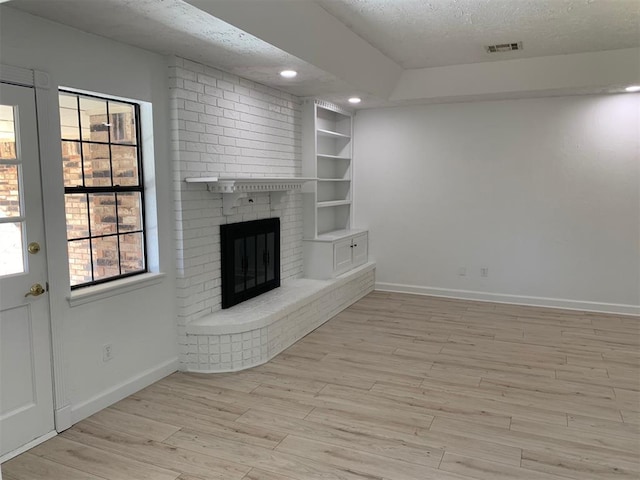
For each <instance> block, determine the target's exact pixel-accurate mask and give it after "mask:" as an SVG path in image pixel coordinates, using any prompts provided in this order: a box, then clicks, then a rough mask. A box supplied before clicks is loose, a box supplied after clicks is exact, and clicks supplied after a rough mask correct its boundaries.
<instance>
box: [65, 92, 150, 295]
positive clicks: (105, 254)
mask: <svg viewBox="0 0 640 480" xmlns="http://www.w3.org/2000/svg"><path fill="white" fill-rule="evenodd" d="M59 100H60V126H61V135H62V160H63V171H64V183H65V213H66V223H67V241H68V252H69V274H70V279H71V288H77V287H81V286H87V285H93V284H96V283H102V282H105V281H109V280H113V279H115V278H121V277H124V276H129V275H135V274H138V273H143V272H146V261H145V235H144V188H143V187H144V183H143V181H142V159H141V149H140V144H139V138H140V135H139V130H140V125H139V118H140V116H139V107H138V105H136V104H133V103H128V102H124V101H116V100H111V99H105V98H100V97H97V96H89V95H81V94H76V93H72V92H66V91H61V92H60V94H59Z"/></svg>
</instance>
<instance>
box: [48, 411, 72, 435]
mask: <svg viewBox="0 0 640 480" xmlns="http://www.w3.org/2000/svg"><path fill="white" fill-rule="evenodd" d="M71 413H72V411H71V405H65V406H64V407H62V408H58V409H57V410H55V411H54V412H53V415H54V418H55V424H56V431H58V432H64V431H65V430H66V429H67V428H71V425H73V422H72V420H71Z"/></svg>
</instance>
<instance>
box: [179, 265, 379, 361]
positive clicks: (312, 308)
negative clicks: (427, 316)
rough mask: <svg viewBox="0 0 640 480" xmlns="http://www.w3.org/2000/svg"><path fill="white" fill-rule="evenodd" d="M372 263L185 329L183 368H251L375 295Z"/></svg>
mask: <svg viewBox="0 0 640 480" xmlns="http://www.w3.org/2000/svg"><path fill="white" fill-rule="evenodd" d="M374 283H375V263H374V262H369V263H367V264H365V265H363V266H361V267H359V268H356V269H354V270H352V271H351V272H348V273H346V274H344V275H341V276H340V277H339V278H336V279H334V280H309V279H299V280H293V281H290V282H287V283H286V284H284V285H283V286H282V287H280V288H278V289H276V290H272V291H271V292H268V293H265V294H264V295H261V296H260V297H257V298H254V299H252V300H249V301H247V302H244V303H242V304H240V305H236V306H235V307H232V308H230V309H227V310H221V311H218V312H215V313H214V314H212V315H208V316H206V317H203V318H199V319H197V320H194V321H193V322H191V323H189V324H188V325H187V326H186V333H187V337H186V338H187V345H185V346H184V347H183V348H184V351H183V355H182V362H181V369H182V370H184V371H190V372H201V373H212V372H232V371H237V370H244V369H246V368H250V367H255V366H257V365H260V364H263V363H265V362H267V361H268V360H269V359H271V358H273V357H275V356H276V355H277V354H278V353H280V352H282V351H283V350H284V349H285V348H287V347H289V346H291V345H292V344H293V343H295V342H296V341H297V340H299V339H301V338H302V337H304V336H305V335H306V334H308V333H309V332H311V331H313V330H314V329H316V328H318V327H319V326H320V325H322V324H323V323H324V322H326V321H327V320H329V319H330V318H332V317H333V316H335V315H336V314H338V313H339V312H341V311H342V310H344V309H345V308H347V307H348V306H349V305H351V304H352V303H354V302H356V301H357V300H359V299H360V298H362V297H363V296H365V295H366V294H367V293H369V292H371V291H372V290H373V287H374Z"/></svg>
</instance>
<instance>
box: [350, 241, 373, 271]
mask: <svg viewBox="0 0 640 480" xmlns="http://www.w3.org/2000/svg"><path fill="white" fill-rule="evenodd" d="M368 239H369V238H368V235H367V234H366V233H363V234H362V235H358V236H357V237H353V243H352V245H353V255H352V262H353V265H352V267H357V266H358V265H364V264H365V263H367V260H368V256H369V245H368Z"/></svg>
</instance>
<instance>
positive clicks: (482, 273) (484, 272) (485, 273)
mask: <svg viewBox="0 0 640 480" xmlns="http://www.w3.org/2000/svg"><path fill="white" fill-rule="evenodd" d="M480 276H481V277H488V276H489V267H481V268H480Z"/></svg>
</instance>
